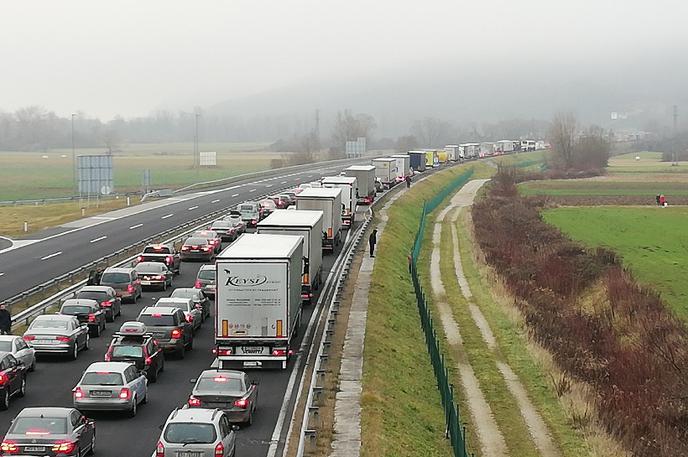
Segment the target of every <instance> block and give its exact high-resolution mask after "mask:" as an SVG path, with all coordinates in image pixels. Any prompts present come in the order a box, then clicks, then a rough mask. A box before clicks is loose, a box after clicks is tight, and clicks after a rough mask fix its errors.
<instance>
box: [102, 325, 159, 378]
mask: <svg viewBox="0 0 688 457" xmlns="http://www.w3.org/2000/svg"><path fill="white" fill-rule="evenodd" d="M105 361H106V362H131V363H133V364H134V365H136V368H137V369H138V370H139V371H143V372H144V373H145V374H146V377H147V378H148V380H149V381H150V382H156V381H157V380H158V375H159V374H160V373H161V372H162V371H163V370H164V369H165V357H164V356H163V352H162V349H161V348H160V345H158V342H157V341H156V340H155V338H153V334H152V333H150V332H149V331H148V328H147V327H146V326H145V325H144V324H142V323H141V322H125V323H124V324H122V327H121V328H120V329H119V332H117V333H115V334H114V335H113V337H112V341H111V342H110V347H109V348H108V350H107V352H106V353H105Z"/></svg>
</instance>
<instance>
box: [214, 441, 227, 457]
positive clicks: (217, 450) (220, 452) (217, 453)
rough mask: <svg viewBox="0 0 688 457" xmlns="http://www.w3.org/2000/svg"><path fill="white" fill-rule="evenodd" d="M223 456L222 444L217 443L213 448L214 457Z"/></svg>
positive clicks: (223, 446)
mask: <svg viewBox="0 0 688 457" xmlns="http://www.w3.org/2000/svg"><path fill="white" fill-rule="evenodd" d="M224 455H225V445H224V444H222V442H219V443H217V446H215V457H224Z"/></svg>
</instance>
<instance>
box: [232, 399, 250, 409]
mask: <svg viewBox="0 0 688 457" xmlns="http://www.w3.org/2000/svg"><path fill="white" fill-rule="evenodd" d="M248 404H249V401H248V399H246V398H242V399H240V400H234V406H236V407H237V408H241V409H246V408H248Z"/></svg>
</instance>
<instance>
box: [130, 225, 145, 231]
mask: <svg viewBox="0 0 688 457" xmlns="http://www.w3.org/2000/svg"><path fill="white" fill-rule="evenodd" d="M139 227H143V224H136V225H132V226H131V227H129V230H134V229H137V228H139Z"/></svg>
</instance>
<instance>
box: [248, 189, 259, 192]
mask: <svg viewBox="0 0 688 457" xmlns="http://www.w3.org/2000/svg"><path fill="white" fill-rule="evenodd" d="M257 190H258V189H251V190H249V192H255V191H257Z"/></svg>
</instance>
